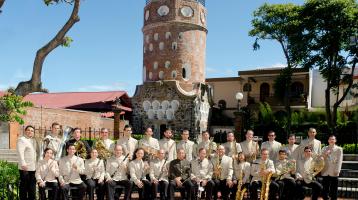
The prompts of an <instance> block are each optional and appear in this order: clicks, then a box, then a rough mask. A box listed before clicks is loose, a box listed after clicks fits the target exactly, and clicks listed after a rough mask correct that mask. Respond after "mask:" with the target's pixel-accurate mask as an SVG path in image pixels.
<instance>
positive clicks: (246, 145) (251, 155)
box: [240, 130, 259, 163]
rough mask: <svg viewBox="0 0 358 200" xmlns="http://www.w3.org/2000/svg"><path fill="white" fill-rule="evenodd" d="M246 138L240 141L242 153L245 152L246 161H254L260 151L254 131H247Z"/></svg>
mask: <svg viewBox="0 0 358 200" xmlns="http://www.w3.org/2000/svg"><path fill="white" fill-rule="evenodd" d="M245 137H246V140H245V141H243V142H240V146H241V149H242V153H243V154H244V156H245V158H246V161H247V162H249V163H252V162H253V161H254V160H255V159H256V158H257V155H258V153H259V144H258V143H257V142H255V141H253V139H254V131H252V130H248V131H247V132H246V135H245Z"/></svg>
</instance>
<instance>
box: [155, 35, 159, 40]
mask: <svg viewBox="0 0 358 200" xmlns="http://www.w3.org/2000/svg"><path fill="white" fill-rule="evenodd" d="M158 39H159V34H158V33H154V40H155V41H158Z"/></svg>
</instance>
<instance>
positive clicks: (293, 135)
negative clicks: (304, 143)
mask: <svg viewBox="0 0 358 200" xmlns="http://www.w3.org/2000/svg"><path fill="white" fill-rule="evenodd" d="M290 137H295V138H296V135H295V134H293V133H291V134H290V135H288V138H290Z"/></svg>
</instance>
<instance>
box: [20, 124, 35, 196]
mask: <svg viewBox="0 0 358 200" xmlns="http://www.w3.org/2000/svg"><path fill="white" fill-rule="evenodd" d="M34 132H35V128H34V127H33V126H26V128H25V133H24V135H23V136H21V137H20V138H19V139H18V140H17V145H16V150H17V155H18V156H19V164H18V167H19V172H20V191H19V193H20V199H21V200H22V199H25V200H27V199H28V200H32V199H35V197H36V178H35V170H36V158H37V153H36V151H37V143H36V140H35V139H34V138H33V137H34Z"/></svg>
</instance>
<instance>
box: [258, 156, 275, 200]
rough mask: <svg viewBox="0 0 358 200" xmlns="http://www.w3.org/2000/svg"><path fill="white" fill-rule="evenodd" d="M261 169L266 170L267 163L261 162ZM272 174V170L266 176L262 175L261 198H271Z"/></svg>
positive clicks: (261, 199)
mask: <svg viewBox="0 0 358 200" xmlns="http://www.w3.org/2000/svg"><path fill="white" fill-rule="evenodd" d="M260 169H261V171H262V170H266V165H265V163H262V164H261V166H260ZM271 176H272V172H270V173H268V174H267V175H266V176H264V177H262V181H261V185H262V186H261V193H260V200H268V198H269V193H270V183H271Z"/></svg>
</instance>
